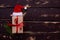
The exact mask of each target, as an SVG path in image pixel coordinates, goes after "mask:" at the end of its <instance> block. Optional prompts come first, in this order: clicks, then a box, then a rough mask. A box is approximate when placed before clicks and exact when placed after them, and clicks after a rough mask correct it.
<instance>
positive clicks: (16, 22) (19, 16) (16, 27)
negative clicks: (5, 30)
mask: <svg viewBox="0 0 60 40" xmlns="http://www.w3.org/2000/svg"><path fill="white" fill-rule="evenodd" d="M27 7H30V6H28V5H26V6H22V5H19V4H16V6H15V7H14V11H13V13H12V15H11V16H12V33H23V16H24V15H25V14H23V9H27Z"/></svg>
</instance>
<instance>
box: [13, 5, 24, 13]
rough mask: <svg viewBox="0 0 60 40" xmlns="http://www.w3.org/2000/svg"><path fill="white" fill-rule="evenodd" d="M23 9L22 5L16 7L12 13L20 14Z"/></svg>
mask: <svg viewBox="0 0 60 40" xmlns="http://www.w3.org/2000/svg"><path fill="white" fill-rule="evenodd" d="M23 8H24V6H22V5H18V4H17V5H16V6H15V7H14V12H22V9H23Z"/></svg>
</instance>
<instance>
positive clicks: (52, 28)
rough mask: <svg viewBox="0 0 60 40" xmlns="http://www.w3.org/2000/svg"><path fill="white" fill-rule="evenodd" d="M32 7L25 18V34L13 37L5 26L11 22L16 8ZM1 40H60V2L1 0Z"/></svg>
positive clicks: (57, 0)
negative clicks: (22, 6) (20, 6)
mask: <svg viewBox="0 0 60 40" xmlns="http://www.w3.org/2000/svg"><path fill="white" fill-rule="evenodd" d="M17 2H19V4H21V5H26V4H28V5H30V6H32V7H31V8H28V9H27V11H26V13H27V14H26V15H25V16H24V33H23V34H13V36H11V35H10V34H9V33H8V32H7V31H6V29H5V28H4V24H6V23H7V21H9V22H11V16H10V15H11V14H12V12H13V8H14V6H15V5H16V4H17ZM0 39H1V40H4V39H5V40H60V0H0Z"/></svg>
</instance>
